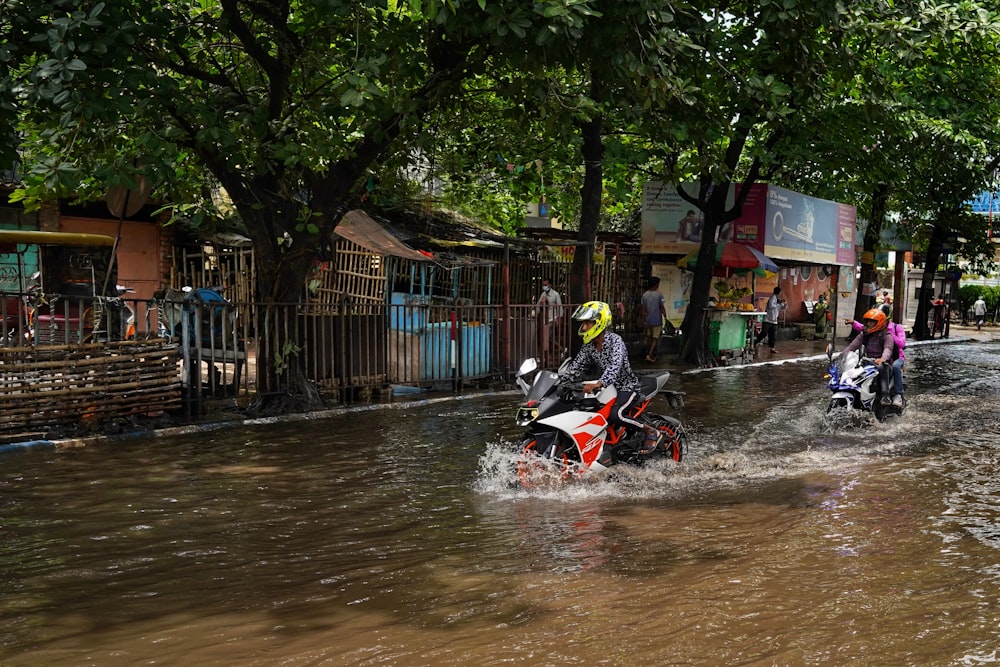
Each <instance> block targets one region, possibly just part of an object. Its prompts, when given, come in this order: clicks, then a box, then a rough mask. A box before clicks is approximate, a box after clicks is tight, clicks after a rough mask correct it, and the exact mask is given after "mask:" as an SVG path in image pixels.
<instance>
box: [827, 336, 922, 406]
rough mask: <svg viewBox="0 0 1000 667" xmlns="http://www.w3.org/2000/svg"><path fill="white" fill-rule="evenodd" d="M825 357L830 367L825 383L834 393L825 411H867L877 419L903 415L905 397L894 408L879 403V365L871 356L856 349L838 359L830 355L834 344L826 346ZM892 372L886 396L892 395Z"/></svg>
mask: <svg viewBox="0 0 1000 667" xmlns="http://www.w3.org/2000/svg"><path fill="white" fill-rule="evenodd" d="M826 357H827V360H828V361H829V370H828V371H827V374H826V376H825V377H827V378H829V383H828V386H829V388H830V391H831V392H833V393H832V395H831V396H830V403H829V405H828V406H827V408H826V411H827V413H828V414H829V413H831V412H835V411H840V412H843V413H847V414H851V413H854V412H860V413H869V414H871V415H873V416H874V417H875V419H877V420H879V421H884V420H885V419H886V418H891V417H895V416H899V415H902V414H903V412H904V411H905V410H906V398H905V397H904V398H903V407H901V408H894V407H892V406H891V405H883V404H882V390H881V387H880V383H879V377H878V366H876V365H875V362H874V361H873V360H871V359H867V358H865V357H864V356H862V355H861V353H860V352H859V351H858V350H854V351H851V352H848V353H847V354H841V355H839V356H838V358H837V360H836V361H834V358H833V346H831V345H827V346H826ZM892 389H893V385H892V374H891V373H890V375H889V395H890V396H891V395H892V393H893V392H892Z"/></svg>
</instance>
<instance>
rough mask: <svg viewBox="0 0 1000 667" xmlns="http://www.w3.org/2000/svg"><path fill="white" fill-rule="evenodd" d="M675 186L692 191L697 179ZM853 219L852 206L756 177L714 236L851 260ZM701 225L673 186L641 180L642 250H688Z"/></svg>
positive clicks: (817, 260)
mask: <svg viewBox="0 0 1000 667" xmlns="http://www.w3.org/2000/svg"><path fill="white" fill-rule="evenodd" d="M681 187H682V188H683V189H684V191H685V192H687V193H690V194H692V195H695V194H696V193H697V187H698V185H697V184H696V183H684V184H682V186H681ZM737 188H738V186H731V187H730V193H729V196H728V197H727V202H726V206H727V208H728V207H732V206H733V203H734V201H735V194H734V193H735V192H737V191H738V189H737ZM856 224H857V210H856V209H855V207H853V206H849V205H847V204H838V203H837V202H833V201H828V200H826V199H819V198H817V197H809V196H806V195H803V194H799V193H797V192H793V191H791V190H786V189H784V188H779V187H777V186H774V185H767V184H763V183H759V184H754V185H752V186H751V190H750V193H749V194H748V195H747V198H746V201H745V202H744V205H743V211H742V215H741V216H740V217H739V218H737V219H736V220H735V221H733V222H732V223H727V224H726V225H724V226H723V228H722V229H721V230H720V233H719V240H720V241H733V242H735V243H740V244H743V245H749V246H753V247H755V248H757V249H758V250H760V251H762V252H763V253H764V254H765V255H768V256H769V257H771V258H772V259H786V260H793V261H798V262H804V263H810V264H833V265H840V266H853V265H854V264H855V262H856V257H855V251H854V240H855V226H856ZM702 226H703V214H702V213H701V211H699V210H698V209H697V207H695V206H693V205H692V204H690V203H688V202H687V201H686V200H685V199H683V198H682V197H681V196H680V195H679V194H678V193H677V188H676V186H674V185H672V184H664V183H661V182H658V181H650V182H647V183H646V184H645V185H644V187H643V208H642V232H641V240H642V252H645V253H653V254H687V253H691V252H694V251H696V250H697V249H698V246H699V244H700V242H701V230H702Z"/></svg>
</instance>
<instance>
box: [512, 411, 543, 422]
mask: <svg viewBox="0 0 1000 667" xmlns="http://www.w3.org/2000/svg"><path fill="white" fill-rule="evenodd" d="M537 417H538V408H518V409H517V416H516V417H515V418H514V423H515V424H517V425H518V426H527V425H528V424H530V423H531V422H533V421H535V419H536V418H537Z"/></svg>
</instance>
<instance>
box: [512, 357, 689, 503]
mask: <svg viewBox="0 0 1000 667" xmlns="http://www.w3.org/2000/svg"><path fill="white" fill-rule="evenodd" d="M568 363H569V362H568V360H567V361H566V362H564V363H563V365H562V366H561V367H560V369H559V371H557V372H553V371H549V370H540V369H539V368H538V361H537V360H536V359H526V360H525V361H524V362H523V363H522V364H521V367H520V368H519V369H518V371H517V375H516V382H517V385H518V387H520V389H521V391H522V392H523V393H524V396H525V398H524V402H523V403H522V404H521V406H520V407H519V408H518V410H517V418H516V423H517V425H518V426H527V427H528V430H527V432H526V433H525V434H524V436H523V437H522V439H521V443H520V447H519V449H520V455H519V457H518V463H517V468H518V470H517V475H518V480H519V481H520V483H521V485H522V486H524V487H531V486H534V485H536V484H537V483H538V482H539V480H542V479H546V480H549V481H551V480H552V479H553V478H555V479H558V480H560V481H563V480H567V479H570V478H572V477H574V476H582V475H584V474H586V473H587V472H589V471H596V470H605V469H607V468H609V467H611V466H613V465H617V464H620V463H625V464H631V465H642V464H643V463H644V462H645V461H646V460H648V459H650V458H655V457H668V458H671V459H673V460H674V461H678V462H679V461H681V460H682V459H683V458H684V455H685V454H686V453H687V433H686V432H685V431H684V426H683V425H682V424H681V422H680V421H679V420H677V419H675V418H673V417H667V416H664V415H658V414H652V413H647V412H646V407H647V406H648V405H649V402H650V401H651V400H652V399H653V398H654V397H655V396H656V395H657V394H659V393H660V392H661V391H663V386H664V385H665V384H666V383H667V380H668V379H669V378H670V373H667V372H664V373H661V374H659V375H655V376H644V377H640V378H639V379H640V382H641V385H642V388H641V396H642V400H641V401H639V402H638V404H637V405H636V406H635V408H634V409H633V411H632V413H631V416H632V417H634V418H636V419H637V420H638V421H640V422H642V423H645V424H649V425H651V426H653V428H655V429H657V430H659V431H661V432H662V433H663V434H664V435H665V436H666V437H665V438H663V440H662V442H661V443H660V445H659V446H658V447H657V448H656V450H654V451H653V452H650V453H648V454H643V453H640V449H641V447H642V444H643V439H644V435H645V434H644V432H643V431H642V430H637V429H635V428H625V427H622V426H616V425H612V424H610V423H609V416H610V414H611V410H612V408H613V407H614V403H615V399H616V398H617V395H618V393H617V391H616V390H615V388H614V387H604V388H602V389H601V390H600V391H599V392H597V393H593V394H585V393H584V392H583V388H582V383H574V384H568V383H566V382H564V381H562V374H563V373H564V372H565V369H566V367H567V366H568ZM532 374H534V377H533V378H531V376H532ZM528 378H531V381H530V383H529V381H528ZM664 393H665V395H666V398H667V399H668V401H669V402H670V405H671V406H672V407H680V405H683V398H682V394H681V393H680V392H671V391H668V392H664Z"/></svg>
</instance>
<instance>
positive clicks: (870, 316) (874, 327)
mask: <svg viewBox="0 0 1000 667" xmlns="http://www.w3.org/2000/svg"><path fill="white" fill-rule="evenodd" d="M864 319H865V333H866V334H873V333H875V332H876V331H881V330H882V329H885V325H886V324H887V323H888V322H889V318H887V317H886V316H885V313H884V312H882V310H881V309H880V308H872V309H871V310H869V311H868V312H867V313H865V318H864Z"/></svg>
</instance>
